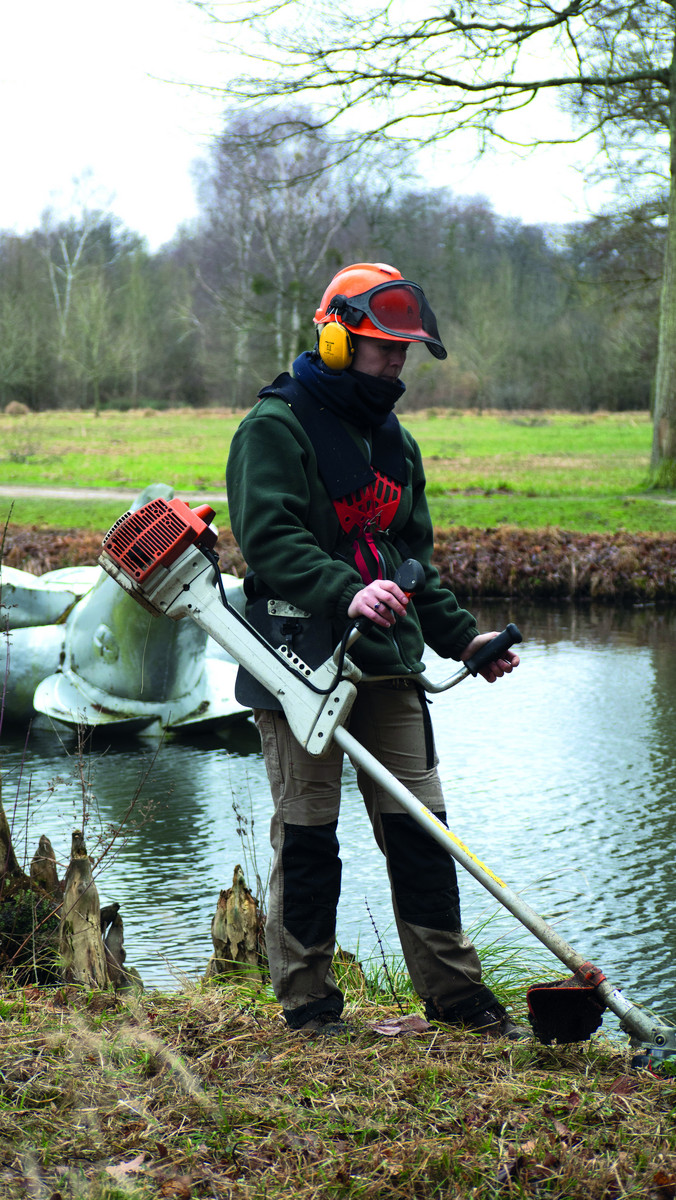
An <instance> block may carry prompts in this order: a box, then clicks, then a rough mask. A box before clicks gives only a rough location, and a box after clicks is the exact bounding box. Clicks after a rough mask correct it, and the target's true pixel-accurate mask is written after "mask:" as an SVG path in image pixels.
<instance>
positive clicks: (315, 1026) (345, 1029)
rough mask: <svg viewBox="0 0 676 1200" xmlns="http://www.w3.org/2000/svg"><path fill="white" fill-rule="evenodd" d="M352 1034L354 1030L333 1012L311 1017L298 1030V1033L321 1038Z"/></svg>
mask: <svg viewBox="0 0 676 1200" xmlns="http://www.w3.org/2000/svg"><path fill="white" fill-rule="evenodd" d="M351 1032H352V1028H351V1026H350V1025H349V1024H348V1022H347V1021H344V1020H343V1019H342V1017H338V1016H336V1014H335V1013H332V1012H320V1013H317V1016H316V1017H311V1018H310V1020H309V1021H306V1022H305V1024H304V1025H301V1026H300V1029H299V1030H298V1033H304V1034H307V1035H308V1036H312V1037H321V1038H331V1037H344V1036H345V1035H346V1034H349V1033H351Z"/></svg>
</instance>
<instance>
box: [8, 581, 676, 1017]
mask: <svg viewBox="0 0 676 1200" xmlns="http://www.w3.org/2000/svg"><path fill="white" fill-rule="evenodd" d="M474 607H475V611H477V613H478V615H479V619H480V625H481V626H482V627H483V628H502V626H503V625H504V624H506V622H507V621H509V620H513V621H516V623H517V624H518V625H519V626H520V628H521V630H522V633H523V636H524V644H523V646H522V647H521V652H522V664H521V666H520V667H519V669H518V670H517V671H516V672H515V673H514V674H513V675H512V676H511V677H510V678H509V679H506V680H503V681H501V682H499V683H497V684H495V685H493V686H488V685H487V684H486V683H485V682H484V681H483V680H481V679H478V680H473V679H471V678H470V679H468V680H466V681H465V682H464V683H462V684H461V685H460V686H459V687H457V688H454V689H452V690H451V691H449V692H446V693H444V694H442V695H439V696H436V697H435V698H434V704H433V708H432V717H433V722H434V728H435V735H436V740H437V749H438V752H439V756H440V759H441V766H440V770H441V774H442V779H443V782H444V787H445V793H446V798H447V807H448V815H449V823H450V826H451V828H452V829H453V831H454V832H455V833H456V834H457V836H458V837H460V838H461V840H462V841H463V842H464V843H465V844H466V845H467V846H468V847H469V848H470V849H471V850H472V851H473V852H474V853H475V854H477V855H478V856H479V858H481V859H482V860H483V862H484V863H486V864H487V865H488V866H489V867H491V868H492V869H493V870H494V871H495V872H496V873H497V874H498V875H499V876H500V877H501V878H502V879H504V880H505V881H506V882H507V883H509V884H510V886H511V887H512V888H513V889H514V890H516V891H517V892H519V893H520V894H522V895H523V896H524V898H525V899H526V900H527V901H528V902H529V904H530V905H531V906H532V907H533V908H535V909H536V910H537V911H538V912H540V913H541V914H542V915H543V916H544V917H545V918H546V919H547V920H548V921H550V922H551V923H552V924H553V925H554V927H555V928H556V929H557V930H558V932H560V933H561V934H562V935H563V936H564V937H565V938H566V939H567V940H568V941H569V942H570V943H571V944H572V945H573V946H574V947H575V948H576V949H578V950H580V951H582V952H583V953H584V954H585V955H586V956H587V957H589V958H590V959H592V961H594V962H595V963H596V964H597V965H598V966H600V967H602V968H603V970H604V971H605V973H606V974H607V975H608V977H609V978H611V979H612V980H613V982H615V983H616V984H618V985H619V986H620V987H621V988H622V989H623V990H624V992H625V994H626V995H628V996H629V997H631V998H632V999H633V1000H635V1001H638V1002H641V1003H644V1004H647V1005H649V1006H651V1007H654V1008H655V1009H656V1011H657V1012H658V1013H659V1014H660V1015H661V1016H663V1017H665V1018H667V1017H670V1018H672V1019H673V1018H676V863H675V861H674V834H675V832H676V608H673V607H670V608H654V607H645V608H630V609H610V608H606V607H592V608H576V607H574V606H572V605H571V606H560V605H559V606H552V605H549V606H528V605H520V606H519V609H518V611H513V610H512V609H511V608H510V607H509V606H507V605H505V604H496V605H494V606H492V605H483V606H474ZM427 663H428V674H429V675H430V676H431V677H432V678H435V679H443V678H445V677H446V676H447V675H448V674H449V673H450V672H449V664H448V663H444V662H442V661H440V660H438V659H435V656H434V655H432V654H430V655H429V656H428V660H427ZM0 770H1V771H2V776H3V778H2V785H3V792H2V794H3V801H4V805H5V809H6V812H7V815H8V818H9V820H10V822H11V823H12V825H13V831H14V841H15V848H16V850H17V853H18V855H19V856H20V857H22V856H23V857H25V859H26V861H28V862H29V861H30V858H31V857H32V855H33V853H34V850H35V847H36V845H37V841H38V838H39V835H40V834H41V833H43V832H44V833H47V835H48V836H49V837H50V839H51V841H52V844H53V846H54V848H55V850H56V853H57V859H58V860H59V863H60V873H61V874H62V873H63V872H64V871H65V867H66V865H67V861H68V854H69V850H70V835H71V831H72V829H73V828H76V827H81V826H82V824H83V819H84V822H85V827H86V836H87V845H88V849H89V852H90V854H92V855H93V856H94V857H98V855H99V854H100V851H101V845H102V844H106V843H110V840H111V829H112V828H113V827H117V826H119V825H120V823H121V822H123V821H124V819H125V817H126V815H127V813H128V811H129V808H130V806H131V807H132V811H131V816H130V817H129V819H128V821H127V823H126V824H125V825H124V827H123V829H122V831H121V832H120V833H119V834H118V835H117V836H116V837H115V839H114V840H113V841H112V844H111V845H110V847H109V850H108V852H107V854H106V855H105V857H104V859H103V861H102V862H101V864H100V866H99V869H98V873H97V883H98V887H99V892H100V896H101V902H102V904H105V903H110V902H112V901H118V902H119V903H120V905H121V910H122V911H121V915H122V917H123V919H124V926H125V946H126V950H127V963H128V964H131V965H133V966H135V967H136V968H137V969H138V970H139V971H140V973H141V975H142V977H143V979H144V982H145V984H146V986H150V987H152V986H157V987H161V988H164V989H166V988H169V989H171V988H176V987H179V986H182V984H183V982H184V981H185V979H186V978H187V979H196V978H198V977H199V975H200V974H201V972H202V971H203V969H204V966H205V964H206V961H207V959H208V957H209V954H210V953H211V948H212V947H211V939H210V932H209V931H210V922H211V917H212V914H213V911H214V908H215V905H216V901H217V899H218V895H219V892H220V890H221V888H224V887H228V886H229V884H230V883H231V880H232V873H233V870H234V867H235V865H236V864H237V863H240V862H241V863H242V865H243V866H244V867H245V872H246V874H247V878H248V880H249V882H250V884H251V886H252V887H255V873H256V867H257V869H258V872H259V874H260V876H261V877H262V879H263V880H265V878H266V874H267V870H268V861H269V854H268V840H267V839H268V822H269V811H270V802H269V795H268V788H267V781H266V777H265V770H264V767H263V762H262V759H261V756H260V752H259V748H258V736H257V733H256V731H255V728H254V727H253V726H252V725H251V724H250V723H248V722H245V723H243V724H240V725H239V726H238V727H230V728H229V729H224V730H222V731H221V733H220V734H219V736H217V737H214V736H211V737H209V738H208V739H207V738H201V739H199V740H198V739H195V740H194V741H192V742H179V741H176V742H169V743H166V744H163V745H160V746H158V745H157V744H156V743H151V742H148V741H142V740H140V739H139V740H128V741H127V742H126V743H124V744H120V743H115V742H111V744H110V745H108V746H106V745H98V746H95V747H94V748H93V749H91V750H89V751H87V753H86V754H85V755H84V757H82V758H81V759H79V758H78V754H77V745H76V743H75V740H74V739H73V737H72V735H70V734H67V735H63V734H57V733H56V732H55V731H54V730H52V729H50V728H42V729H37V728H34V729H33V730H32V732H31V734H30V737H29V739H28V741H27V743H26V739H25V736H24V735H23V734H19V733H17V731H16V730H14V731H10V730H9V729H5V730H4V731H3V732H2V737H1V738H0ZM344 783H345V786H344V800H343V810H342V814H341V822H340V827H339V835H340V840H341V847H342V858H343V863H344V871H343V878H344V884H343V892H342V897H341V903H340V910H339V928H338V937H339V941H340V943H341V945H342V946H343V947H344V948H345V949H347V950H351V951H353V952H356V953H358V955H359V956H360V958H361V959H362V960H364V959H367V958H369V957H370V956H371V955H372V954H374V953H375V952H376V947H377V937H379V938H380V940H381V942H382V943H383V945H384V947H385V949H386V951H387V952H388V953H392V954H397V953H398V949H399V948H398V943H397V940H396V932H395V930H394V925H393V921H392V916H391V910H390V905H389V891H388V885H387V878H386V872H385V869H384V863H383V861H382V859H381V856H380V854H379V852H378V850H377V849H376V848H375V846H374V843H373V840H372V837H371V832H370V826H369V824H368V821H367V818H366V815H365V813H364V811H363V808H362V805H361V800H360V797H359V793H358V791H357V789H356V784H355V776H354V771H353V770H352V768H351V767H350V766H349V765H348V766H346V768H345V781H344ZM83 814H84V818H83ZM460 885H461V897H462V901H463V916H464V923H465V926H466V927H470V928H471V927H476V926H477V925H479V924H481V923H483V922H484V921H486V920H488V926H487V928H485V929H483V930H482V932H480V933H479V934H478V935H477V940H478V942H479V945H481V944H482V940H483V941H484V942H493V941H494V940H496V939H503V941H504V943H505V944H506V945H508V946H511V945H513V944H515V943H519V944H523V946H524V950H525V951H526V950H527V951H528V956H529V957H534V958H544V959H545V960H547V959H548V955H547V952H546V951H544V950H542V949H541V948H540V946H539V943H537V942H536V941H534V939H533V938H532V937H531V935H529V934H527V933H526V932H525V931H524V930H523V929H522V928H521V927H520V926H519V925H518V923H517V922H516V921H515V919H514V918H513V917H511V916H510V915H509V914H508V913H506V912H505V910H504V909H502V908H501V906H500V905H499V904H498V903H497V901H495V900H494V899H493V898H492V897H491V896H489V895H488V893H487V892H485V891H484V890H483V889H482V888H481V886H480V885H479V884H478V883H476V881H474V880H473V879H471V878H470V877H469V876H467V875H466V874H465V873H464V872H463V871H462V870H460ZM376 930H377V935H376ZM531 948H532V951H533V953H532V955H530V950H531ZM549 961H551V960H549ZM561 974H566V972H565V970H564V969H563V968H561V967H560V965H558V964H555V965H554V967H553V972H552V977H556V976H559V975H561Z"/></svg>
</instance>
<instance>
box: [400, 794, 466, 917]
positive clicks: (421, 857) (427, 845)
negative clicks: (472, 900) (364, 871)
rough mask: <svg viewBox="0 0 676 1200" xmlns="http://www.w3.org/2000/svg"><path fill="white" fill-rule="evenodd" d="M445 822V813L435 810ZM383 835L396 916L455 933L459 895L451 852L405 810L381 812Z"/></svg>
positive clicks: (436, 814)
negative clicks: (440, 844) (400, 811)
mask: <svg viewBox="0 0 676 1200" xmlns="http://www.w3.org/2000/svg"><path fill="white" fill-rule="evenodd" d="M435 816H436V817H438V819H439V820H440V821H444V822H445V819H446V818H445V814H444V813H435ZM382 823H383V836H384V838H385V846H386V849H387V858H388V862H389V866H390V875H391V879H392V887H393V890H394V895H395V898H396V901H397V907H398V909H399V915H400V916H401V917H402V919H403V920H404V921H408V922H409V924H411V925H422V926H423V927H424V928H425V929H441V930H444V931H445V932H447V933H458V932H459V931H460V929H461V927H462V926H461V921H460V895H459V892H458V880H457V875H456V872H455V863H454V861H453V859H452V858H451V856H450V854H446V852H445V851H444V850H442V848H441V846H439V845H438V843H437V842H435V841H434V839H433V838H431V837H430V835H429V834H428V833H425V831H424V830H423V829H422V828H421V827H420V825H418V823H417V821H414V819H413V817H410V816H409V815H408V813H383V814H382Z"/></svg>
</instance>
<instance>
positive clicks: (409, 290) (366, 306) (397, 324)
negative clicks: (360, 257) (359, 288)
mask: <svg viewBox="0 0 676 1200" xmlns="http://www.w3.org/2000/svg"><path fill="white" fill-rule="evenodd" d="M327 311H328V313H331V312H334V313H335V314H336V316H338V317H340V319H341V321H342V322H343V323H344V324H345V325H347V326H348V327H352V329H353V332H354V333H357V334H358V333H364V334H366V329H363V330H360V328H359V326H360V324H361V322H362V321H363V320H364V318H365V317H366V318H368V320H369V321H371V323H372V324H373V325H374V326H375V328H376V329H379V330H380V331H381V332H382V333H386V334H388V335H389V336H390V337H393V338H397V339H399V340H400V341H402V342H425V344H426V345H427V348H428V350H429V351H430V353H431V354H433V355H434V357H435V358H446V350H445V349H444V345H443V343H442V341H441V338H440V337H439V329H438V327H437V320H436V317H435V315H434V313H433V312H432V309H431V308H430V306H429V304H428V303H427V300H426V299H425V293H424V292H423V290H422V288H421V287H419V286H418V284H417V283H411V282H410V281H409V280H407V279H403V280H396V281H393V282H392V283H379V284H378V286H377V287H374V288H370V289H369V291H368V292H362V293H361V294H360V295H359V296H340V295H339V296H333V298H332V299H331V303H330V304H329V307H328V310H327ZM367 336H368V335H367Z"/></svg>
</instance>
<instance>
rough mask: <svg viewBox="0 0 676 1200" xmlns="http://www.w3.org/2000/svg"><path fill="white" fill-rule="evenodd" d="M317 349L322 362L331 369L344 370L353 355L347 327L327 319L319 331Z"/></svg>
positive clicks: (352, 346)
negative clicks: (326, 322)
mask: <svg viewBox="0 0 676 1200" xmlns="http://www.w3.org/2000/svg"><path fill="white" fill-rule="evenodd" d="M317 349H318V350H319V357H320V358H321V360H322V362H323V363H324V364H325V365H326V366H327V367H330V368H331V370H332V371H344V370H345V369H346V367H349V365H350V363H351V362H352V358H353V356H354V345H353V343H352V338H351V337H350V331H349V329H346V328H345V326H344V325H339V324H338V322H337V321H329V322H328V324H327V325H325V326H324V328H323V329H322V330H321V332H320V333H319V336H318V338H317Z"/></svg>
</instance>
